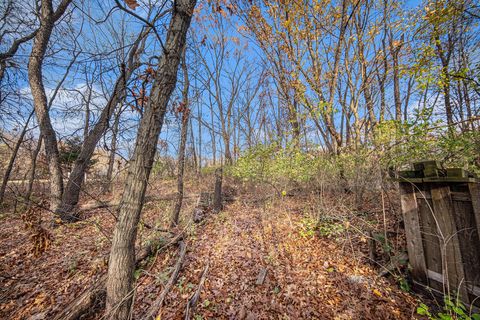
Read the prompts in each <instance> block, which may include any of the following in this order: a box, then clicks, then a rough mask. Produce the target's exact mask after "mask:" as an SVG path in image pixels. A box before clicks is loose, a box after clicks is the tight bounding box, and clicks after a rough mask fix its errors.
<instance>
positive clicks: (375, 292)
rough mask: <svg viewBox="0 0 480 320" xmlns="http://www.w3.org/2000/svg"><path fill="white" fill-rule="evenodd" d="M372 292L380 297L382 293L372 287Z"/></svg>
mask: <svg viewBox="0 0 480 320" xmlns="http://www.w3.org/2000/svg"><path fill="white" fill-rule="evenodd" d="M373 293H374V294H375V295H376V296H377V297H382V293H381V292H380V291H378V290H377V289H373Z"/></svg>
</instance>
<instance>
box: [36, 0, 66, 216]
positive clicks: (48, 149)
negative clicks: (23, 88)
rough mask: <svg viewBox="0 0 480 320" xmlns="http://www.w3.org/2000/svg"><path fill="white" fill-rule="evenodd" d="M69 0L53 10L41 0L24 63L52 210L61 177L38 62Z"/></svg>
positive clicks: (57, 201) (46, 0)
mask: <svg viewBox="0 0 480 320" xmlns="http://www.w3.org/2000/svg"><path fill="white" fill-rule="evenodd" d="M71 1H72V0H62V1H61V2H60V4H59V6H58V8H57V9H56V10H54V9H53V4H52V1H51V0H42V1H41V4H40V8H39V9H40V12H39V15H40V20H41V21H40V27H39V29H38V31H37V33H36V34H35V37H34V42H33V47H32V52H31V54H30V59H29V63H28V80H29V83H30V89H31V91H32V96H33V106H34V108H35V114H36V116H37V120H38V123H39V125H40V132H41V135H42V137H43V140H44V142H45V153H46V155H47V159H48V168H49V171H50V193H51V197H50V199H51V202H50V206H51V209H52V210H56V209H57V208H58V206H59V205H60V202H61V199H62V192H63V177H62V169H61V167H60V159H59V152H58V146H57V138H56V134H55V131H54V129H53V126H52V122H51V120H50V116H49V112H48V102H47V96H46V94H45V87H44V84H43V74H42V65H43V59H44V57H45V53H46V51H47V47H48V42H49V40H50V36H51V34H52V31H53V28H54V26H55V23H56V22H57V21H58V20H59V19H60V18H61V17H62V16H63V14H64V13H65V11H66V10H67V7H68V5H69V4H70V3H71Z"/></svg>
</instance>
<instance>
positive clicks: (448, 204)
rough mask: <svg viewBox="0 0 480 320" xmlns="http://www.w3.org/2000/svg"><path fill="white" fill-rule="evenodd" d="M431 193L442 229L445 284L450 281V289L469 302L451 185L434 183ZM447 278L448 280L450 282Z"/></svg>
mask: <svg viewBox="0 0 480 320" xmlns="http://www.w3.org/2000/svg"><path fill="white" fill-rule="evenodd" d="M431 194H432V202H433V210H434V212H435V219H436V221H437V226H438V228H439V229H440V230H439V236H440V245H441V246H442V250H441V251H442V269H443V279H444V284H445V285H447V283H448V285H447V289H448V290H450V291H452V290H455V291H456V292H458V295H459V297H460V299H461V300H462V301H464V302H466V303H468V302H469V299H468V293H467V289H466V286H465V280H466V279H465V272H464V269H463V260H462V255H461V252H460V243H459V240H458V234H457V227H456V224H455V219H454V216H453V215H454V214H455V211H454V209H453V203H452V197H451V194H450V187H449V186H448V184H445V183H432V184H431ZM447 278H448V279H447ZM445 280H448V282H447V281H445Z"/></svg>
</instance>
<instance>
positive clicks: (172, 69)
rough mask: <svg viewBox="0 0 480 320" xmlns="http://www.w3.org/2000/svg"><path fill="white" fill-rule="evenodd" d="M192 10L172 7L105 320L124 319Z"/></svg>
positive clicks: (191, 2) (115, 251) (118, 238)
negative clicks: (146, 204) (142, 221)
mask: <svg viewBox="0 0 480 320" xmlns="http://www.w3.org/2000/svg"><path fill="white" fill-rule="evenodd" d="M195 4H196V0H177V1H174V2H173V8H172V17H171V20H170V25H169V27H168V29H167V30H168V31H167V36H166V41H165V46H164V51H163V52H162V55H161V57H160V59H159V62H158V68H157V71H156V74H155V78H154V82H153V84H152V89H151V95H150V99H149V100H148V103H147V106H146V110H145V112H144V114H143V117H142V119H141V120H140V126H139V128H138V133H137V139H136V143H135V149H134V152H133V156H132V159H131V161H130V166H129V170H128V176H127V180H126V181H127V182H126V184H125V188H124V192H123V195H122V199H121V202H120V206H119V211H118V221H117V224H116V226H115V230H114V233H113V240H112V247H111V250H110V260H109V265H108V280H107V301H106V312H107V314H108V317H109V319H118V320H126V319H128V318H129V314H130V307H131V304H132V290H133V273H134V271H135V239H136V235H137V226H138V222H139V220H140V215H141V211H142V208H143V203H144V198H145V191H146V188H147V183H148V178H149V176H150V172H151V169H152V164H153V160H154V157H155V152H156V149H157V143H158V136H159V134H160V131H161V129H162V125H163V120H164V117H165V113H166V110H167V105H168V101H169V100H170V95H171V94H172V91H173V90H174V88H175V84H176V81H177V71H178V65H179V63H180V58H181V55H182V52H183V48H184V46H185V39H186V34H187V31H188V28H189V27H190V22H191V19H192V15H193V10H194V8H195Z"/></svg>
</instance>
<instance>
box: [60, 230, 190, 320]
mask: <svg viewBox="0 0 480 320" xmlns="http://www.w3.org/2000/svg"><path fill="white" fill-rule="evenodd" d="M182 238H183V232H181V233H179V234H178V235H176V236H175V237H173V238H171V239H167V240H166V243H165V244H164V245H162V246H161V247H160V248H158V247H159V246H160V245H161V244H162V243H163V242H165V239H164V238H161V239H156V240H154V241H150V243H149V244H148V245H147V246H145V247H144V248H142V249H140V250H139V251H138V254H137V257H136V259H135V262H136V265H137V266H138V265H140V264H141V263H142V262H143V260H145V259H146V258H148V257H149V256H151V255H152V254H153V253H154V252H158V251H161V250H165V249H166V248H168V247H169V246H171V245H173V244H176V243H178V242H179V241H180V240H181V239H182ZM106 283H107V275H106V274H105V275H103V276H102V277H101V278H100V279H98V280H97V281H96V282H95V284H93V285H92V286H91V287H89V288H87V289H85V290H84V291H83V293H82V294H81V295H80V296H79V297H78V298H76V299H75V300H74V301H73V302H71V303H70V304H69V305H68V306H67V307H65V308H64V309H63V310H62V311H61V312H60V313H59V314H57V315H56V316H55V317H54V318H53V319H54V320H74V319H78V318H79V317H80V316H82V315H85V314H87V313H91V312H94V310H95V309H97V310H98V309H99V308H102V307H103V306H104V304H105V297H106Z"/></svg>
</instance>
